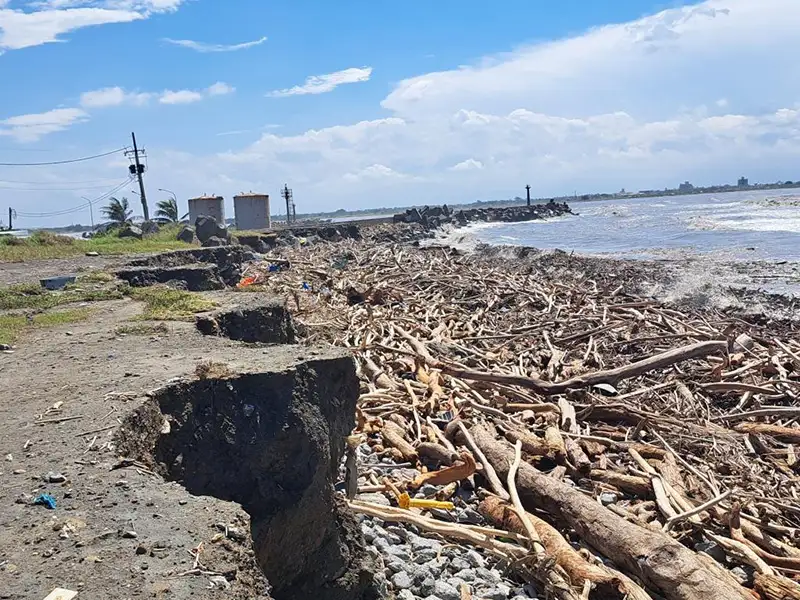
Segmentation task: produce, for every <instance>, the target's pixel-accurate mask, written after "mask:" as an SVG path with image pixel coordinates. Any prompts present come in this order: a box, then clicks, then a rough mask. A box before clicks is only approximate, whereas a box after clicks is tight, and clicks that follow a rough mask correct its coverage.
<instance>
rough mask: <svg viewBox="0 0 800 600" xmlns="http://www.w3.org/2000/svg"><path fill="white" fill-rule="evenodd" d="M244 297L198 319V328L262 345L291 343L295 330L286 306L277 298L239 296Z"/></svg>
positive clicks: (295, 335) (208, 332)
mask: <svg viewBox="0 0 800 600" xmlns="http://www.w3.org/2000/svg"><path fill="white" fill-rule="evenodd" d="M241 296H242V297H243V298H245V300H243V301H242V303H240V305H239V306H236V307H234V308H231V309H223V310H218V311H215V312H213V313H211V314H208V315H203V316H200V317H198V318H197V329H199V330H200V332H201V333H203V334H205V335H222V336H225V337H228V338H230V339H232V340H240V341H243V342H250V343H262V344H294V343H295V342H296V341H297V329H296V327H295V324H294V321H293V320H292V316H291V313H290V312H289V311H288V310H287V308H286V307H285V306H284V305H283V304H281V303H279V302H276V301H270V300H264V299H261V298H260V297H258V296H249V295H247V294H242V295H241Z"/></svg>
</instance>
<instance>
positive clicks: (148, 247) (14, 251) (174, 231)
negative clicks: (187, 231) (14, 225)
mask: <svg viewBox="0 0 800 600" xmlns="http://www.w3.org/2000/svg"><path fill="white" fill-rule="evenodd" d="M180 227H181V225H178V224H172V225H164V226H162V227H161V230H160V231H159V232H158V233H156V234H153V235H148V236H145V238H144V239H142V240H137V239H133V238H120V237H117V236H116V235H114V234H113V233H109V234H108V235H104V236H99V237H96V238H92V239H89V240H82V239H76V238H71V237H68V236H65V235H56V234H54V233H50V232H48V231H36V232H34V233H33V234H32V235H31V236H30V237H28V238H18V237H14V236H12V235H0V263H3V262H21V261H26V260H37V259H43V258H67V257H70V256H79V255H81V254H85V253H86V252H97V253H98V254H100V255H104V256H116V255H125V254H139V253H142V254H144V253H150V252H167V251H170V250H178V249H180V248H190V247H192V244H187V243H185V242H181V241H179V240H177V239H176V236H177V235H178V231H179V230H180Z"/></svg>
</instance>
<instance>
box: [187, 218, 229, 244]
mask: <svg viewBox="0 0 800 600" xmlns="http://www.w3.org/2000/svg"><path fill="white" fill-rule="evenodd" d="M194 228H195V232H196V233H197V239H199V240H200V243H201V244H205V242H206V240H209V239H211V238H212V237H215V238H220V239H223V240H227V239H228V228H227V227H225V224H224V223H222V224H221V223H217V221H216V220H215V219H214V218H213V217H206V216H199V217H197V220H196V221H195V222H194Z"/></svg>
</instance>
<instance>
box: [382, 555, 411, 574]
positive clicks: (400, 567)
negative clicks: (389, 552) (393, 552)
mask: <svg viewBox="0 0 800 600" xmlns="http://www.w3.org/2000/svg"><path fill="white" fill-rule="evenodd" d="M407 566H408V565H407V564H406V563H405V562H404V561H402V560H400V559H399V558H394V557H392V558H390V559H389V560H388V562H387V563H386V568H387V569H389V570H390V571H391V572H392V573H399V572H400V571H405V570H406V567H407Z"/></svg>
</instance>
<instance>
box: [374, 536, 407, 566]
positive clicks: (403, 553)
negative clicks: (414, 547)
mask: <svg viewBox="0 0 800 600" xmlns="http://www.w3.org/2000/svg"><path fill="white" fill-rule="evenodd" d="M375 542H376V543H375V545H376V546H377V545H378V544H377V542H378V540H375ZM384 552H385V553H386V554H388V555H389V556H394V557H396V558H399V559H400V560H404V561H411V553H410V552H409V551H408V549H407V548H405V547H403V546H388V547H386V548H385V549H384Z"/></svg>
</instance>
